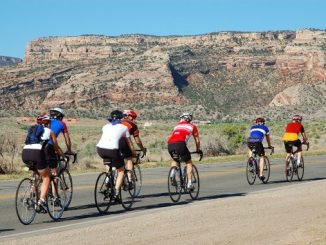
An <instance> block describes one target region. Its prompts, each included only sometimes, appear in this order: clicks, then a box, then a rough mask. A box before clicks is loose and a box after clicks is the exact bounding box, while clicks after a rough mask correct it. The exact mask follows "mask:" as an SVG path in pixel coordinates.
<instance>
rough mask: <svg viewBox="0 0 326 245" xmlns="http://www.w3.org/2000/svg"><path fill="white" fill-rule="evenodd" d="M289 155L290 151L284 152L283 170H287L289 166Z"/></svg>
mask: <svg viewBox="0 0 326 245" xmlns="http://www.w3.org/2000/svg"><path fill="white" fill-rule="evenodd" d="M290 156H291V153H286V157H285V171H287V169H288V168H289V163H290Z"/></svg>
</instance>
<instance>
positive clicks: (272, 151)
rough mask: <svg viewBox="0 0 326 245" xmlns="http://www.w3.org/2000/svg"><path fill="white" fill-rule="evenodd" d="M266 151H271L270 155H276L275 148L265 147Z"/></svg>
mask: <svg viewBox="0 0 326 245" xmlns="http://www.w3.org/2000/svg"><path fill="white" fill-rule="evenodd" d="M264 149H266V150H267V149H269V150H271V153H270V155H273V153H274V146H271V147H264Z"/></svg>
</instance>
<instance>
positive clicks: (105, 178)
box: [94, 172, 114, 214]
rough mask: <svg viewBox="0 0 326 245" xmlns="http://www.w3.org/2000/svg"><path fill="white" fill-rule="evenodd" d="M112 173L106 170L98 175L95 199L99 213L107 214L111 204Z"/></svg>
mask: <svg viewBox="0 0 326 245" xmlns="http://www.w3.org/2000/svg"><path fill="white" fill-rule="evenodd" d="M110 178H111V177H110V174H109V173H106V172H102V173H100V175H99V176H98V177H97V180H96V183H95V189H94V199H95V206H96V208H97V210H98V211H99V213H101V214H105V213H107V212H108V210H109V208H110V205H111V193H112V188H114V186H111V185H112V180H110Z"/></svg>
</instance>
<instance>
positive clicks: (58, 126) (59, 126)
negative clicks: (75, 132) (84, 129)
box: [49, 118, 68, 145]
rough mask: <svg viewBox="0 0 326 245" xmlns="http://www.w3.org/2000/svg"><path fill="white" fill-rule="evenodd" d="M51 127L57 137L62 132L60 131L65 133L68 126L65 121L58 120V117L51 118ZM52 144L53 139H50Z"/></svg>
mask: <svg viewBox="0 0 326 245" xmlns="http://www.w3.org/2000/svg"><path fill="white" fill-rule="evenodd" d="M50 128H51V130H52V131H53V133H54V134H55V136H56V137H58V135H59V134H60V132H62V133H65V132H67V131H68V130H67V126H66V124H65V123H64V122H62V121H60V120H58V119H56V118H55V119H51V122H50ZM49 144H50V145H53V142H52V140H51V139H50V141H49Z"/></svg>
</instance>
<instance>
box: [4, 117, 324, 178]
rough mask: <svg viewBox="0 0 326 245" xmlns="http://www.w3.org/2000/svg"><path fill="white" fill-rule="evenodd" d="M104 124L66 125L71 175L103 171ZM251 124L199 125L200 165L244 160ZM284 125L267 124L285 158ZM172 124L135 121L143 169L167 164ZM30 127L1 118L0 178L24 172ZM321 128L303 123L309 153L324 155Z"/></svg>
mask: <svg viewBox="0 0 326 245" xmlns="http://www.w3.org/2000/svg"><path fill="white" fill-rule="evenodd" d="M105 123H106V121H105V120H104V119H103V120H95V119H80V120H79V121H77V122H76V123H71V122H67V125H68V128H69V132H70V135H71V139H72V143H73V150H74V151H76V152H78V162H77V163H76V164H75V165H73V166H72V171H73V172H74V171H75V172H79V171H94V170H95V171H96V169H101V168H103V165H102V162H101V159H100V157H98V156H97V153H96V143H97V142H98V140H99V138H100V136H101V129H102V126H103V125H104V124H105ZM251 123H252V122H250V121H249V122H228V123H214V124H209V125H198V128H199V133H200V139H201V146H202V150H203V151H204V159H203V162H204V163H215V162H220V161H222V162H226V161H235V160H245V159H246V157H247V156H246V154H247V146H246V144H245V140H246V138H247V135H248V129H249V127H250V126H251ZM286 123H287V122H286V121H273V122H267V125H268V126H269V127H270V130H271V138H272V145H273V146H275V157H280V158H283V157H284V147H283V142H282V135H283V132H284V126H285V125H286ZM175 124H176V121H173V122H172V121H170V122H164V123H161V122H157V121H152V122H145V121H139V122H138V125H139V128H140V132H141V134H140V136H141V139H142V141H143V142H144V145H145V147H147V149H148V154H147V156H146V157H145V158H144V159H143V167H160V166H168V165H169V162H170V156H169V154H168V152H167V144H166V141H167V139H168V137H169V135H170V133H171V131H172V129H173V127H174V125H175ZM30 125H31V123H27V122H19V121H17V120H16V118H0V176H2V177H1V178H2V179H3V178H8V176H11V177H12V176H16V175H17V174H18V175H19V174H23V173H24V171H23V169H24V164H23V162H22V160H21V152H22V147H23V146H24V141H25V136H26V132H27V129H28V127H29V126H30ZM146 125H150V126H146ZM324 125H325V122H324V121H314V122H307V121H306V122H304V126H305V128H306V131H307V134H308V137H309V141H310V143H311V148H310V150H309V152H308V153H309V154H324V153H326V128H325V126H324ZM58 140H59V143H60V145H61V146H62V148H63V150H65V144H64V139H63V137H62V136H59V139H58ZM189 146H190V147H189V148H190V150H195V144H194V141H193V139H190V141H189ZM308 153H305V154H308ZM194 160H196V156H194ZM4 176H7V177H4Z"/></svg>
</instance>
